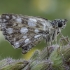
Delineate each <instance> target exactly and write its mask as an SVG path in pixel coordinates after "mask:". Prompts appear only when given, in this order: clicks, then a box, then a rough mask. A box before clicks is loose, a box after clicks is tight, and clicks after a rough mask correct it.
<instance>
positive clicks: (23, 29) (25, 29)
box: [20, 27, 28, 34]
mask: <svg viewBox="0 0 70 70" xmlns="http://www.w3.org/2000/svg"><path fill="white" fill-rule="evenodd" d="M20 32H21V33H22V34H26V33H27V32H28V29H27V28H26V27H22V28H21V29H20Z"/></svg>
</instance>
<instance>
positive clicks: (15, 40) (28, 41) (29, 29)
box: [0, 14, 67, 53]
mask: <svg viewBox="0 0 70 70" xmlns="http://www.w3.org/2000/svg"><path fill="white" fill-rule="evenodd" d="M66 22H67V19H54V20H52V21H51V20H48V19H45V18H40V17H33V16H23V15H18V14H2V15H1V16H0V28H1V31H2V32H3V35H4V36H5V39H6V40H7V41H9V43H10V44H11V45H13V46H14V48H22V52H23V53H27V52H28V51H29V50H30V49H31V48H32V47H34V46H35V45H37V44H38V43H39V42H41V41H42V40H43V39H44V40H45V41H46V43H48V42H52V41H53V40H55V38H56V37H57V35H58V34H59V33H60V32H61V29H63V28H65V26H66Z"/></svg>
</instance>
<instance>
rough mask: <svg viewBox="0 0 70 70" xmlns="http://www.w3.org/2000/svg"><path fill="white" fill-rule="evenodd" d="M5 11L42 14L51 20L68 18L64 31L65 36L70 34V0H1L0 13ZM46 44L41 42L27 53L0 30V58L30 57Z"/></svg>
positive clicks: (41, 15)
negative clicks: (23, 52) (11, 43)
mask: <svg viewBox="0 0 70 70" xmlns="http://www.w3.org/2000/svg"><path fill="white" fill-rule="evenodd" d="M3 13H15V14H23V15H29V16H40V17H43V18H47V19H49V20H54V19H57V18H66V19H68V23H67V26H66V28H65V29H64V30H62V33H63V35H64V36H70V24H69V23H70V0H0V14H3ZM44 46H45V43H44V42H41V43H40V44H38V45H37V46H36V47H34V48H33V49H32V50H30V51H29V52H28V53H27V54H22V53H21V49H14V48H13V47H12V46H11V45H10V44H9V43H8V42H7V41H6V40H5V39H4V36H3V35H2V32H1V31H0V59H4V58H7V57H12V58H14V59H19V58H25V59H29V58H30V56H31V55H32V54H33V52H34V51H35V50H36V49H43V47H44Z"/></svg>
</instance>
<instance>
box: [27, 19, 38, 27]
mask: <svg viewBox="0 0 70 70" xmlns="http://www.w3.org/2000/svg"><path fill="white" fill-rule="evenodd" d="M36 22H37V20H36V19H33V18H29V20H28V25H29V26H32V27H34V26H36Z"/></svg>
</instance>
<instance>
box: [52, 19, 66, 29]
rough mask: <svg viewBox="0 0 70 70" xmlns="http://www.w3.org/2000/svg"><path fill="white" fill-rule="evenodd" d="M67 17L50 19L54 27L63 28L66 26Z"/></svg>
mask: <svg viewBox="0 0 70 70" xmlns="http://www.w3.org/2000/svg"><path fill="white" fill-rule="evenodd" d="M66 22H67V19H55V20H53V21H52V25H53V27H55V28H64V27H65V26H66Z"/></svg>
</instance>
